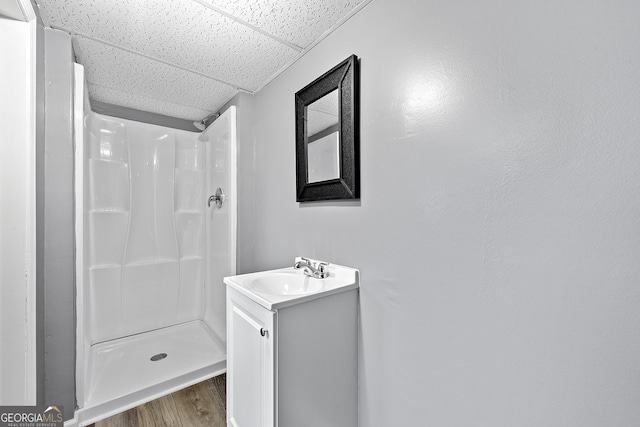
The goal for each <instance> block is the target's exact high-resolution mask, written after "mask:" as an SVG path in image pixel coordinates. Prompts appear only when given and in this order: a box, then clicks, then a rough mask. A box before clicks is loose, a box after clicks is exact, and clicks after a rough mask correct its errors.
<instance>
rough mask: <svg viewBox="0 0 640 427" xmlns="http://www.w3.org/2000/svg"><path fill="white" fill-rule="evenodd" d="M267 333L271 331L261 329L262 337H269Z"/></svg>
mask: <svg viewBox="0 0 640 427" xmlns="http://www.w3.org/2000/svg"><path fill="white" fill-rule="evenodd" d="M267 332H269V331H267V330H266V329H265V328H260V335H261V336H263V337H264V336H267Z"/></svg>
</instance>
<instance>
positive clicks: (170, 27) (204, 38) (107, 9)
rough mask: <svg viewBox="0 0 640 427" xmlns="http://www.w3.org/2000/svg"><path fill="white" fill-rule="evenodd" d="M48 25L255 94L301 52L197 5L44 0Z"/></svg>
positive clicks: (169, 0) (179, 0)
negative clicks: (134, 52) (188, 70)
mask: <svg viewBox="0 0 640 427" xmlns="http://www.w3.org/2000/svg"><path fill="white" fill-rule="evenodd" d="M39 2H40V3H41V5H42V17H43V20H44V21H45V23H46V24H47V25H51V26H57V27H63V28H65V29H67V30H70V31H72V32H76V33H79V34H83V35H86V36H89V37H92V38H94V39H98V40H102V41H105V42H108V43H111V44H115V45H118V46H121V47H124V48H126V49H130V50H132V51H136V52H140V53H143V54H145V55H148V56H151V57H154V58H157V59H160V60H162V61H166V62H169V63H173V64H180V66H182V67H185V68H188V69H191V70H194V71H197V72H199V73H203V74H206V75H208V76H214V77H215V78H217V79H220V80H222V81H225V82H227V83H230V84H231V85H233V86H236V87H238V88H242V89H245V90H250V91H253V90H256V89H257V88H259V87H260V86H261V85H262V83H264V81H266V80H267V79H268V78H270V77H271V76H273V75H274V74H275V73H276V72H277V71H278V70H280V69H281V68H283V67H284V66H285V65H287V64H288V63H289V62H291V61H292V60H293V59H294V58H295V57H296V55H297V54H298V51H296V50H295V49H292V48H290V47H288V46H287V45H285V44H282V43H280V42H278V41H276V40H274V39H272V38H270V37H267V36H265V35H264V34H261V33H260V32H258V31H255V30H253V29H251V28H249V27H247V26H245V25H242V24H240V23H238V22H236V21H234V20H233V19H231V18H228V17H226V16H224V15H222V14H220V13H218V12H216V11H214V10H211V9H210V8H207V7H205V6H203V5H201V4H199V3H197V2H195V1H193V0H146V1H140V0H110V1H107V0H101V1H89V0H65V1H61V0H39Z"/></svg>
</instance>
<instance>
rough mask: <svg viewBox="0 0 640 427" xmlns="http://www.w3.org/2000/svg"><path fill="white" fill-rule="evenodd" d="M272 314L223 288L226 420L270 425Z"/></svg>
mask: <svg viewBox="0 0 640 427" xmlns="http://www.w3.org/2000/svg"><path fill="white" fill-rule="evenodd" d="M275 317H276V314H275V313H274V312H273V311H269V310H267V309H265V308H263V307H261V306H259V305H258V304H256V303H254V302H252V301H250V300H248V299H247V298H245V297H243V296H242V295H240V294H237V293H235V292H233V291H230V290H227V396H228V397H227V400H228V403H227V420H228V424H229V425H230V426H234V427H253V426H255V427H258V426H273V425H274V398H275V393H274V390H275V387H274V383H275V381H274V380H275V378H274V372H275V363H274V362H275V351H274V336H275V331H274V330H273V325H274V324H275V321H274V319H275Z"/></svg>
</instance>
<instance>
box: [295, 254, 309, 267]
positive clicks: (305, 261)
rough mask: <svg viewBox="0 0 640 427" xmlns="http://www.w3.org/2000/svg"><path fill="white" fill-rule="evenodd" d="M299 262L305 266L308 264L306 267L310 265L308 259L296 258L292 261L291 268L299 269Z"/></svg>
mask: <svg viewBox="0 0 640 427" xmlns="http://www.w3.org/2000/svg"><path fill="white" fill-rule="evenodd" d="M301 262H304V263H306V264H308V265H311V262H310V261H309V260H308V259H306V258H305V257H303V256H297V257H295V259H294V260H293V268H300V263H301Z"/></svg>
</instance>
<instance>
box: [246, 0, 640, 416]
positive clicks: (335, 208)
mask: <svg viewBox="0 0 640 427" xmlns="http://www.w3.org/2000/svg"><path fill="white" fill-rule="evenodd" d="M639 16H640V5H638V3H637V2H632V1H617V2H614V3H606V4H605V3H603V2H599V1H595V0H589V1H586V2H585V1H581V2H579V1H576V0H571V1H564V2H556V1H550V0H542V1H538V2H531V3H522V2H512V3H509V2H502V1H489V2H483V3H478V2H472V1H462V2H450V1H444V0H434V1H429V2H424V1H403V2H401V3H399V2H393V1H388V0H376V1H374V2H372V3H371V4H369V5H368V6H367V7H365V8H364V9H363V10H362V11H361V12H360V13H359V14H358V15H356V16H355V17H354V18H352V19H351V20H350V21H348V22H347V23H346V24H345V25H343V26H342V27H341V28H339V29H338V30H337V31H336V32H335V33H333V34H332V35H331V36H329V37H328V38H326V39H325V40H324V41H323V42H322V43H320V44H319V45H318V46H316V47H315V48H314V49H313V50H312V51H311V52H309V53H308V54H307V55H305V56H304V57H303V58H302V59H301V60H300V61H298V62H297V63H295V64H294V65H293V66H292V67H290V68H289V69H288V70H287V71H286V72H284V73H283V74H281V75H280V76H278V77H277V78H276V79H275V80H274V81H273V82H272V83H270V84H269V85H268V86H267V87H265V88H264V89H263V90H262V91H260V92H259V93H258V94H257V95H256V97H255V106H254V108H255V111H254V117H255V121H254V127H253V131H254V136H255V205H254V206H253V208H254V209H255V214H254V221H253V223H254V239H255V249H254V254H253V256H254V261H253V265H252V267H251V268H249V267H248V266H247V267H245V268H246V269H247V270H260V269H266V268H274V267H281V266H286V265H290V264H291V262H292V261H293V258H294V256H296V255H303V256H309V257H313V258H319V259H326V260H328V261H332V262H336V263H341V264H345V265H350V266H354V267H357V268H359V269H361V272H362V276H361V278H362V288H361V325H360V326H361V330H360V340H361V354H360V414H361V425H362V426H367V427H370V426H385V427H386V426H417V425H434V426H442V425H447V426H470V425H474V426H493V427H495V426H514V425H518V426H541V425H544V426H576V427H577V426H580V427H585V426H602V425H617V426H623V425H637V424H640V406H639V405H638V404H637V403H638V401H640V379H639V373H640V362H639V361H640V311H638V307H640V286H639V283H640V264H639V263H638V262H637V260H638V257H639V255H640V243H639V242H640V222H639V221H638V217H639V216H638V213H639V212H640V196H639V194H640V192H639V190H640V170H639V168H638V166H637V165H638V158H639V157H640V141H639V140H638V139H639V138H638V134H639V131H640V125H639V121H638V117H639V116H640V102H639V101H638V100H640V85H638V83H637V70H638V69H639V67H640V49H639V48H638V47H639V46H638V43H637V40H640V27H638V25H637V20H638V17H639ZM352 53H355V54H356V55H358V56H359V57H360V58H361V82H362V83H361V87H362V90H361V94H362V95H361V107H362V116H361V117H362V124H361V153H362V155H361V167H362V168H361V170H362V172H361V182H362V199H361V201H360V202H359V203H353V202H351V203H331V202H323V203H316V204H308V205H300V204H298V203H296V202H295V149H294V144H295V141H294V102H293V101H294V93H295V92H296V91H297V90H299V89H300V88H302V87H304V86H305V85H306V84H307V83H309V82H310V81H312V80H313V79H315V78H316V77H318V76H320V75H321V74H322V73H324V72H325V71H327V70H328V69H330V68H331V67H332V66H334V65H336V64H337V63H338V62H340V61H341V60H343V59H345V58H346V57H347V56H348V55H350V54H352ZM245 154H246V153H245ZM243 161H245V162H246V159H245V160H243ZM246 220H247V219H246V218H244V221H246ZM242 221H243V219H241V223H242Z"/></svg>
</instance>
